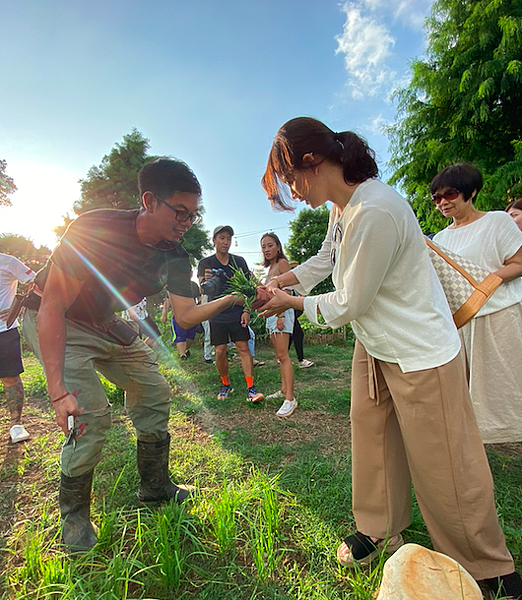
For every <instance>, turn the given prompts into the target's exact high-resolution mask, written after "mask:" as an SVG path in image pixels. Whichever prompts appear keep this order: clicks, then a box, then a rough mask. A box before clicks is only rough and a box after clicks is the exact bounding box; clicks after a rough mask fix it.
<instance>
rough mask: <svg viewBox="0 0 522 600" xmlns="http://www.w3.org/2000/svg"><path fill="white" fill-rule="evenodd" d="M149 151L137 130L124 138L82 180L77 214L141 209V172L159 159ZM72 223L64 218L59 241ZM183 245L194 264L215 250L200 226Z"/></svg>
mask: <svg viewBox="0 0 522 600" xmlns="http://www.w3.org/2000/svg"><path fill="white" fill-rule="evenodd" d="M149 148H150V143H149V140H148V139H147V138H145V137H144V136H143V134H141V133H140V132H139V131H138V130H137V129H133V130H132V131H131V132H130V133H129V134H127V135H124V136H123V141H122V142H121V143H117V144H115V146H114V148H113V149H112V150H111V151H110V152H109V154H107V155H105V156H104V157H103V159H102V161H101V163H100V164H99V165H94V166H93V167H91V168H90V169H89V171H88V173H87V176H86V177H85V179H80V190H81V197H80V199H79V200H78V201H77V202H75V203H74V205H73V211H74V213H75V214H76V215H81V214H82V213H84V212H86V211H88V210H94V209H96V208H115V209H127V210H129V209H135V208H139V207H140V205H141V200H140V194H139V189H138V171H139V170H140V169H141V167H142V166H143V165H144V164H145V163H147V162H149V161H151V160H154V158H156V157H155V156H151V155H148V154H147V150H148V149H149ZM72 220H73V218H71V217H70V215H65V216H64V217H63V223H62V224H61V225H58V226H57V227H55V228H54V231H55V233H56V235H57V236H58V237H60V236H62V235H63V234H64V232H65V230H66V229H67V226H68V225H69V223H70V222H71V221H72ZM182 245H183V247H184V248H185V249H186V250H187V252H188V253H189V254H190V256H191V261H192V263H193V264H195V262H196V261H197V260H199V259H201V258H203V253H204V251H205V250H210V249H211V248H212V244H211V243H210V238H209V234H208V232H207V231H206V230H205V229H203V227H202V226H201V224H198V225H195V226H193V227H191V228H190V229H189V231H188V232H187V233H186V234H185V236H184V239H183V243H182Z"/></svg>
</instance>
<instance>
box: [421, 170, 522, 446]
mask: <svg viewBox="0 0 522 600" xmlns="http://www.w3.org/2000/svg"><path fill="white" fill-rule="evenodd" d="M481 188H482V175H481V173H480V171H479V170H478V169H477V168H476V167H475V166H474V165H471V164H466V163H460V164H455V165H451V166H449V167H446V168H445V169H443V170H442V171H441V172H440V173H438V175H436V176H435V178H434V179H433V181H432V182H431V185H430V191H431V194H432V196H431V197H432V199H433V202H434V203H435V206H436V207H437V210H439V211H440V212H441V213H442V214H443V215H444V216H445V217H447V218H449V219H451V224H450V225H448V227H446V229H443V230H442V231H440V232H439V233H437V234H436V235H435V236H434V238H433V241H434V242H436V243H437V244H439V245H440V246H442V247H443V248H446V249H447V250H450V251H451V252H454V253H455V254H458V255H460V256H463V257H464V258H467V259H468V260H470V261H471V262H473V263H475V264H476V265H479V266H481V267H483V268H484V269H486V270H488V271H490V272H491V273H495V275H498V276H499V277H501V278H502V279H503V284H502V285H501V286H500V287H499V288H498V289H497V290H496V292H495V293H494V294H493V296H492V297H491V298H490V299H489V300H488V301H487V302H486V304H485V305H484V306H483V307H482V308H481V309H480V311H479V312H478V313H477V316H476V317H475V318H474V319H472V320H471V321H470V322H469V323H468V324H467V325H465V326H464V327H462V328H461V329H460V334H461V339H462V342H463V348H464V351H465V356H466V364H467V370H468V379H469V390H470V395H471V400H472V402H473V408H474V409H475V415H476V417H477V422H478V425H479V429H480V433H481V436H482V440H483V442H484V443H497V442H520V441H522V369H521V368H520V348H522V305H521V304H520V300H521V299H522V279H521V278H520V276H521V275H522V232H521V231H520V230H519V229H518V227H517V226H516V224H515V222H514V221H513V219H512V218H511V217H510V216H509V215H508V214H506V213H505V212H503V211H491V212H484V211H481V210H477V209H476V208H475V206H474V202H475V200H476V198H477V194H478V193H479V192H480V190H481Z"/></svg>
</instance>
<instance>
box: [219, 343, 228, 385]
mask: <svg viewBox="0 0 522 600" xmlns="http://www.w3.org/2000/svg"><path fill="white" fill-rule="evenodd" d="M216 367H217V370H218V373H219V376H220V377H228V361H227V345H226V344H220V345H219V346H216Z"/></svg>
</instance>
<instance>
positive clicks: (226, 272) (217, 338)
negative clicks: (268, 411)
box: [198, 225, 263, 402]
mask: <svg viewBox="0 0 522 600" xmlns="http://www.w3.org/2000/svg"><path fill="white" fill-rule="evenodd" d="M233 235H234V230H233V229H232V227H230V225H219V226H218V227H216V228H215V229H214V232H213V234H212V243H213V244H214V248H215V250H216V253H215V254H212V256H207V257H206V258H203V259H201V260H200V261H199V265H198V279H199V281H200V283H203V282H205V281H210V280H211V279H212V278H213V277H215V271H216V270H218V269H220V270H221V272H222V277H217V278H215V279H214V280H213V281H216V284H217V285H216V287H215V289H214V290H213V291H212V292H211V293H210V294H209V299H212V298H218V297H219V296H221V295H222V294H223V293H224V291H225V289H226V287H227V280H228V279H230V277H232V275H233V274H234V269H240V270H241V271H243V273H244V274H245V275H246V276H247V277H250V271H249V269H248V266H247V264H246V261H245V259H244V258H243V257H241V256H236V255H234V254H230V253H229V250H230V245H231V243H232V236H233ZM202 292H203V293H204V294H205V293H208V291H207V290H206V289H205V285H204V283H203V285H202ZM249 322H250V313H249V311H248V310H245V309H244V308H243V307H242V306H231V307H230V308H227V309H226V310H224V311H222V312H221V313H219V314H217V315H215V316H214V317H212V318H211V319H210V343H211V344H213V345H214V346H215V347H216V366H217V369H218V372H219V376H220V378H221V391H220V392H219V394H218V397H217V399H218V400H224V399H225V398H226V397H227V396H228V395H229V394H231V393H232V392H233V391H234V390H233V389H232V386H231V384H230V379H229V376H228V361H227V343H228V342H229V341H232V342H234V343H235V344H236V348H237V351H238V353H239V356H240V358H241V368H242V369H243V375H244V376H245V381H246V386H247V391H246V395H247V400H248V401H249V402H260V401H261V400H263V394H261V393H260V392H258V391H257V390H256V388H255V387H254V366H253V361H252V355H251V354H250V352H249V350H248V340H249V338H250V332H249V330H248V324H249Z"/></svg>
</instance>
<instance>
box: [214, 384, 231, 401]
mask: <svg viewBox="0 0 522 600" xmlns="http://www.w3.org/2000/svg"><path fill="white" fill-rule="evenodd" d="M233 391H234V390H233V389H232V386H231V385H224V386H223V387H222V388H221V391H220V392H219V394H218V396H217V399H218V400H225V398H226V397H227V396H228V395H229V394H231V393H232V392H233Z"/></svg>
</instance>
